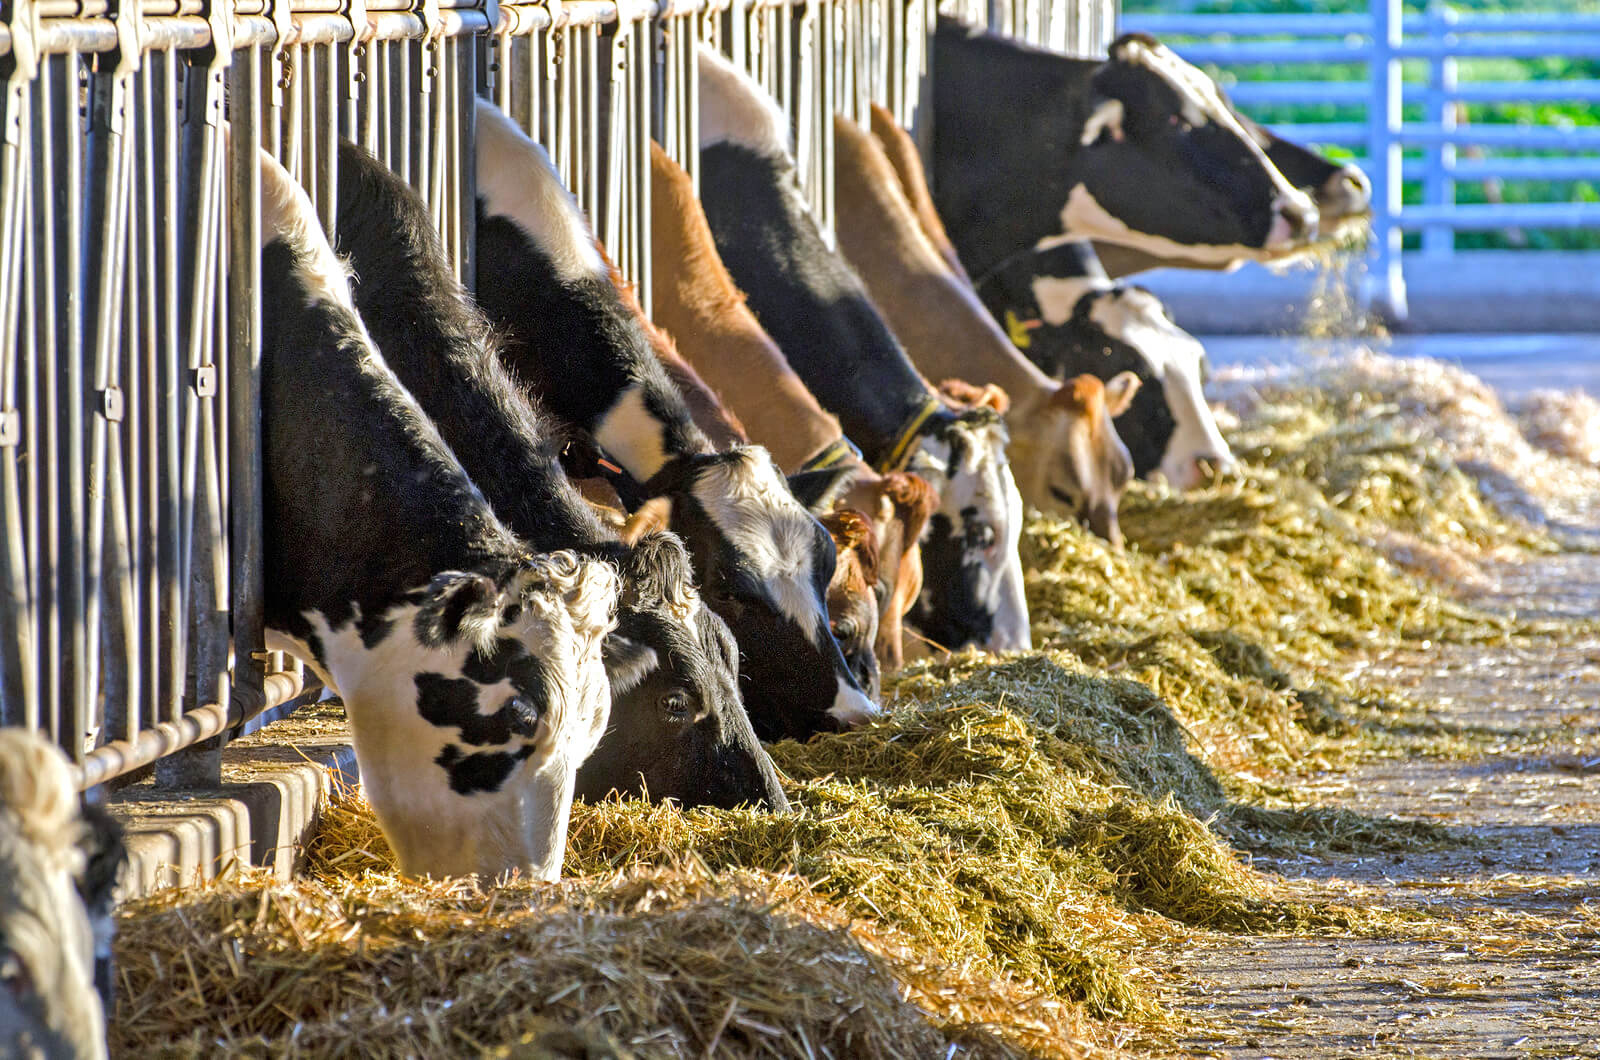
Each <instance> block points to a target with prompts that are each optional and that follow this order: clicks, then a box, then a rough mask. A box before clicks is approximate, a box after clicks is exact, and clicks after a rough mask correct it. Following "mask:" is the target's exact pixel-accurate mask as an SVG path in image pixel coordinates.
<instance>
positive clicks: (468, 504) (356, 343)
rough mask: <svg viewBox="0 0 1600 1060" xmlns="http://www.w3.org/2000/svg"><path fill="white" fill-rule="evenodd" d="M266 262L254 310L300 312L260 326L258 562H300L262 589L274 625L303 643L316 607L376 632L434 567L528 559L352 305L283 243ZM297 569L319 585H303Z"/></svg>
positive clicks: (339, 621)
mask: <svg viewBox="0 0 1600 1060" xmlns="http://www.w3.org/2000/svg"><path fill="white" fill-rule="evenodd" d="M308 208H309V207H308ZM268 237H269V238H271V237H270V233H269V234H268ZM261 264H262V269H261V289H262V296H263V298H264V300H265V301H264V303H263V304H265V305H267V306H272V307H296V308H293V309H289V308H278V309H275V310H274V311H272V312H268V313H267V314H266V315H265V321H264V331H263V346H262V351H263V353H262V365H261V385H262V403H263V406H264V408H265V410H266V411H267V415H266V416H265V417H264V420H263V439H262V441H263V450H264V459H263V463H264V465H265V467H266V469H267V474H266V478H265V480H264V498H265V502H266V504H267V507H268V510H270V511H272V512H274V513H275V515H274V518H272V519H269V520H267V527H266V535H267V536H266V541H265V552H266V555H267V556H268V557H285V556H291V555H298V556H305V557H309V559H308V564H309V565H307V564H302V565H300V566H296V565H294V564H283V565H280V566H278V567H277V568H275V574H274V576H273V577H269V578H268V579H267V610H268V613H267V620H268V622H269V624H271V625H272V626H273V628H275V629H280V630H285V631H291V632H293V633H294V634H295V635H297V636H305V635H306V633H307V632H308V631H309V627H307V626H306V624H305V619H304V613H305V612H306V611H312V610H314V611H317V612H320V613H321V614H322V615H323V617H324V618H325V619H326V620H327V621H328V622H329V623H330V624H331V625H332V626H334V627H336V628H337V627H339V626H342V625H343V624H344V623H345V622H347V621H358V622H361V623H362V624H363V625H362V628H363V632H366V631H367V630H368V629H369V628H370V629H373V630H377V629H381V628H382V624H383V622H384V621H385V618H384V616H385V615H387V614H388V612H389V611H390V609H391V608H393V607H394V606H395V605H396V604H397V603H400V602H401V600H402V599H403V597H404V596H405V594H406V593H407V592H409V591H410V590H413V589H416V588H418V587H420V586H425V585H427V584H428V582H429V580H430V579H431V578H433V576H434V575H436V574H438V573H439V572H440V571H444V570H460V569H463V568H466V569H472V570H476V571H480V572H483V571H489V572H496V571H499V572H503V571H505V570H507V569H509V568H510V566H511V565H512V564H513V563H515V562H516V561H517V560H518V559H519V558H522V557H524V556H525V554H526V552H525V549H524V548H523V547H522V546H521V545H520V544H519V543H518V542H517V541H516V540H515V539H514V538H513V537H512V536H511V534H510V533H509V532H508V531H507V529H506V528H505V526H504V525H502V524H501V523H500V521H499V520H498V519H496V517H495V513H494V512H493V511H491V510H490V509H489V506H488V505H487V504H486V503H484V499H483V497H482V495H480V494H479V493H478V491H477V490H476V489H475V488H474V487H473V483H472V482H471V481H470V480H469V479H468V477H467V474H466V472H465V471H464V470H463V469H462V467H461V465H460V464H459V463H457V462H456V460H455V459H454V457H453V456H452V454H451V451H450V449H449V448H448V447H447V446H446V445H445V443H444V441H443V440H442V439H441V438H440V437H439V435H438V434H437V433H436V432H435V431H434V429H433V426H432V425H431V424H430V423H429V421H428V417H427V416H426V415H425V414H424V413H423V411H422V410H421V409H420V408H419V407H418V406H417V403H416V402H415V400H414V399H413V398H412V396H411V395H410V394H408V393H407V392H406V389H405V388H404V387H403V386H402V385H401V384H400V382H399V381H398V380H397V379H396V378H395V376H394V374H393V373H392V372H391V371H390V369H389V367H388V366H387V365H386V364H385V363H384V361H383V359H382V358H381V357H380V356H379V355H378V354H377V352H376V350H375V349H374V348H373V346H372V344H371V340H370V339H369V338H368V337H367V336H366V335H365V334H364V333H363V330H362V327H361V323H360V320H359V318H358V317H357V316H356V313H355V311H354V309H353V308H352V307H351V306H350V305H349V303H348V302H344V301H342V300H340V299H338V298H332V297H329V296H328V292H326V291H318V290H317V289H316V288H315V287H314V286H313V285H312V284H309V283H306V282H304V274H303V273H302V272H300V269H299V266H298V263H297V261H296V260H295V252H293V251H291V249H290V247H289V246H288V245H287V244H286V243H284V242H282V241H281V240H278V241H274V242H271V243H269V244H268V246H267V247H266V248H265V250H264V252H263V254H262V258H261ZM296 273H300V275H299V276H297V275H296ZM313 299H314V300H313ZM308 379H313V380H316V385H315V386H307V385H305V384H306V380H308ZM312 453H314V456H312V455H310V454H312ZM298 469H306V477H305V478H304V480H303V481H302V480H301V479H300V478H299V477H297V476H296V475H295V472H296V471H297V470H298ZM313 476H314V477H313ZM325 488H338V489H344V490H345V495H344V499H343V500H342V501H341V507H340V517H339V518H338V519H336V520H329V519H327V518H326V517H325V512H324V510H323V507H322V506H321V505H319V504H317V503H316V502H315V498H316V497H317V496H319V495H320V492H319V491H321V490H323V489H325ZM397 531H399V532H400V533H402V534H403V537H404V542H403V547H396V545H397V542H396V539H395V534H396V532H397ZM330 557H341V560H340V562H336V563H327V562H325V561H327V560H328V559H329V558H330ZM302 566H304V567H305V568H306V569H307V570H315V571H316V572H317V573H316V575H315V576H313V577H301V576H299V575H298V574H297V573H296V572H297V571H299V570H300V569H301V567H302ZM380 572H381V576H380Z"/></svg>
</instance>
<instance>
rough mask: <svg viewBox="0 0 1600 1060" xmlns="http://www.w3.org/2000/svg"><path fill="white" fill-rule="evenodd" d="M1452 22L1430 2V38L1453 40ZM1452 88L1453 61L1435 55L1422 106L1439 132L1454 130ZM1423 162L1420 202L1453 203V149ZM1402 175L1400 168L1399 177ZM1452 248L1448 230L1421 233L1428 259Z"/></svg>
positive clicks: (1450, 14)
mask: <svg viewBox="0 0 1600 1060" xmlns="http://www.w3.org/2000/svg"><path fill="white" fill-rule="evenodd" d="M1455 21H1456V19H1455V12H1454V11H1452V10H1451V9H1450V8H1449V7H1447V6H1446V5H1445V4H1443V3H1441V2H1440V0H1430V2H1429V4H1428V30H1429V32H1430V33H1431V34H1433V35H1434V36H1436V37H1438V38H1439V39H1441V40H1446V41H1451V40H1454V38H1453V37H1451V36H1450V28H1451V25H1452V24H1453V23H1454V22H1455ZM1455 84H1456V61H1455V60H1454V59H1452V58H1450V57H1449V56H1446V55H1438V56H1435V57H1433V58H1432V59H1430V60H1429V61H1428V92H1427V95H1426V104H1425V106H1426V111H1427V119H1428V121H1429V122H1430V123H1431V124H1434V125H1437V126H1438V127H1439V128H1440V129H1454V128H1455V127H1456V108H1455V105H1454V104H1453V103H1451V102H1450V100H1449V94H1450V92H1451V90H1452V89H1454V88H1455ZM1425 159H1426V161H1425V165H1426V168H1427V174H1426V176H1424V177H1423V180H1422V201H1423V202H1424V203H1426V204H1427V205H1429V206H1442V205H1445V204H1447V203H1453V202H1455V196H1456V186H1455V182H1454V181H1452V180H1451V179H1450V171H1451V170H1452V169H1454V168H1455V161H1456V149H1455V145H1453V144H1448V143H1444V144H1439V145H1437V146H1435V147H1433V148H1432V149H1430V150H1429V151H1428V152H1427V154H1426V156H1425ZM1403 172H1404V171H1403V167H1402V175H1403ZM1455 247H1456V236H1455V233H1454V232H1452V231H1451V230H1450V229H1449V228H1448V227H1445V226H1443V225H1435V226H1432V227H1429V228H1426V229H1424V230H1423V232H1422V252H1423V253H1424V254H1426V255H1428V256H1430V257H1435V258H1443V257H1449V256H1450V255H1451V254H1453V253H1454V252H1455Z"/></svg>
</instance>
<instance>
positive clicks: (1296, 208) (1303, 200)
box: [1267, 195, 1317, 247]
mask: <svg viewBox="0 0 1600 1060" xmlns="http://www.w3.org/2000/svg"><path fill="white" fill-rule="evenodd" d="M1272 205H1273V220H1272V232H1271V234H1270V235H1269V237H1268V240H1267V245H1268V246H1269V247H1280V246H1283V245H1285V244H1295V243H1304V242H1307V241H1308V240H1310V239H1312V238H1313V237H1315V236H1316V234H1317V208H1316V207H1315V206H1313V205H1312V203H1311V200H1310V199H1309V198H1307V197H1306V196H1305V195H1294V196H1289V195H1280V196H1278V198H1277V201H1275V202H1274V203H1273V204H1272Z"/></svg>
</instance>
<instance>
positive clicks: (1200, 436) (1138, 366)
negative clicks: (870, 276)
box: [977, 239, 1233, 489]
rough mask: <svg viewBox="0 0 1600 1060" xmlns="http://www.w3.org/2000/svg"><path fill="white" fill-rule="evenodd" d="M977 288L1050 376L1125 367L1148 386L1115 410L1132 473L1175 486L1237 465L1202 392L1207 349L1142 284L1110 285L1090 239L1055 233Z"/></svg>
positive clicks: (1105, 373) (1106, 375)
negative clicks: (1057, 237) (1120, 409)
mask: <svg viewBox="0 0 1600 1060" xmlns="http://www.w3.org/2000/svg"><path fill="white" fill-rule="evenodd" d="M977 286H978V294H979V297H981V298H982V299H983V302H984V305H986V306H987V307H988V309H989V312H991V313H992V314H994V317H995V319H996V320H997V321H998V322H999V323H1000V324H1001V326H1002V327H1004V328H1005V329H1006V332H1007V334H1008V335H1010V337H1011V340H1012V342H1013V343H1015V344H1016V346H1017V347H1018V348H1019V349H1020V350H1022V352H1023V353H1024V354H1026V355H1027V357H1028V359H1029V360H1031V361H1032V362H1033V363H1034V364H1036V365H1038V366H1039V368H1040V369H1041V370H1042V371H1044V372H1045V373H1046V374H1048V375H1051V376H1053V377H1055V378H1057V379H1070V378H1071V377H1073V376H1075V375H1079V374H1082V373H1088V374H1090V375H1094V376H1098V377H1099V378H1101V379H1103V380H1109V379H1112V378H1114V377H1116V376H1117V375H1118V374H1120V373H1122V372H1129V371H1131V372H1133V373H1135V374H1136V375H1138V377H1139V380H1140V383H1141V384H1142V385H1141V386H1140V387H1139V389H1138V391H1137V392H1136V393H1135V394H1134V397H1133V401H1132V403H1131V404H1130V405H1129V406H1128V408H1127V410H1126V411H1125V412H1123V413H1122V414H1121V415H1119V416H1118V417H1117V418H1116V427H1117V433H1118V434H1119V435H1121V437H1122V440H1123V443H1124V444H1126V445H1127V447H1128V453H1129V455H1130V456H1132V458H1133V469H1134V474H1136V475H1141V476H1147V475H1153V474H1159V475H1161V476H1162V477H1163V478H1165V479H1166V480H1167V482H1169V483H1170V484H1171V485H1172V486H1173V487H1174V488H1176V489H1188V488H1190V487H1191V486H1194V485H1197V484H1198V483H1199V482H1200V481H1202V480H1203V479H1205V478H1207V477H1209V476H1210V475H1211V474H1212V473H1215V472H1220V471H1224V470H1227V469H1228V468H1229V467H1231V466H1232V464H1233V454H1232V452H1230V451H1229V449H1228V443H1227V441H1225V440H1224V439H1223V437H1222V432H1221V431H1219V430H1218V429H1217V423H1216V418H1215V417H1214V416H1212V414H1211V407H1210V406H1209V405H1208V404H1207V403H1206V400H1205V395H1204V394H1203V393H1202V392H1201V384H1202V382H1203V381H1204V378H1203V377H1204V370H1205V349H1204V347H1202V346H1201V345H1200V343H1199V342H1198V341H1197V340H1196V339H1195V338H1194V336H1192V335H1190V334H1189V333H1188V332H1187V331H1184V330H1183V329H1182V328H1180V327H1178V325H1177V324H1175V323H1173V321H1172V318H1171V317H1170V316H1169V315H1168V314H1167V310H1166V307H1165V306H1163V305H1162V304H1161V302H1160V300H1159V299H1157V298H1156V296H1155V295H1153V294H1151V293H1150V292H1149V291H1147V290H1145V289H1144V288H1143V287H1136V286H1133V285H1131V284H1122V283H1113V282H1112V281H1111V280H1110V279H1109V278H1108V277H1107V276H1106V273H1105V270H1104V269H1102V268H1101V267H1100V262H1099V260H1098V259H1097V258H1096V256H1095V252H1094V249H1093V248H1092V247H1091V246H1090V245H1089V243H1088V242H1087V241H1086V240H1081V239H1072V240H1062V241H1050V242H1048V243H1047V244H1046V245H1045V246H1043V247H1040V248H1039V249H1036V250H1024V251H1021V252H1019V253H1017V254H1014V255H1012V256H1011V257H1010V258H1008V259H1006V260H1005V261H1003V262H1001V263H1000V265H999V266H998V267H996V268H995V269H993V270H992V271H990V272H989V274H988V275H986V276H984V277H982V278H981V279H979V281H978V285H977Z"/></svg>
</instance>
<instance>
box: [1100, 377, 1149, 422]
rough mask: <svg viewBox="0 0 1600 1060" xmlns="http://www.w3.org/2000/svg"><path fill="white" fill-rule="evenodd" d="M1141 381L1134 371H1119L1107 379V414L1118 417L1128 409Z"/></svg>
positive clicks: (1114, 417) (1113, 417)
mask: <svg viewBox="0 0 1600 1060" xmlns="http://www.w3.org/2000/svg"><path fill="white" fill-rule="evenodd" d="M1140 385H1141V383H1140V380H1139V376H1138V375H1137V374H1135V373H1134V372H1118V373H1117V374H1116V375H1114V376H1112V377H1111V378H1110V379H1109V380H1107V381H1106V415H1108V416H1110V417H1111V418H1112V419H1116V418H1117V417H1118V416H1120V415H1122V414H1123V413H1124V412H1127V411H1128V406H1129V405H1131V404H1133V396H1134V395H1135V394H1137V393H1138V392H1139V387H1140Z"/></svg>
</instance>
